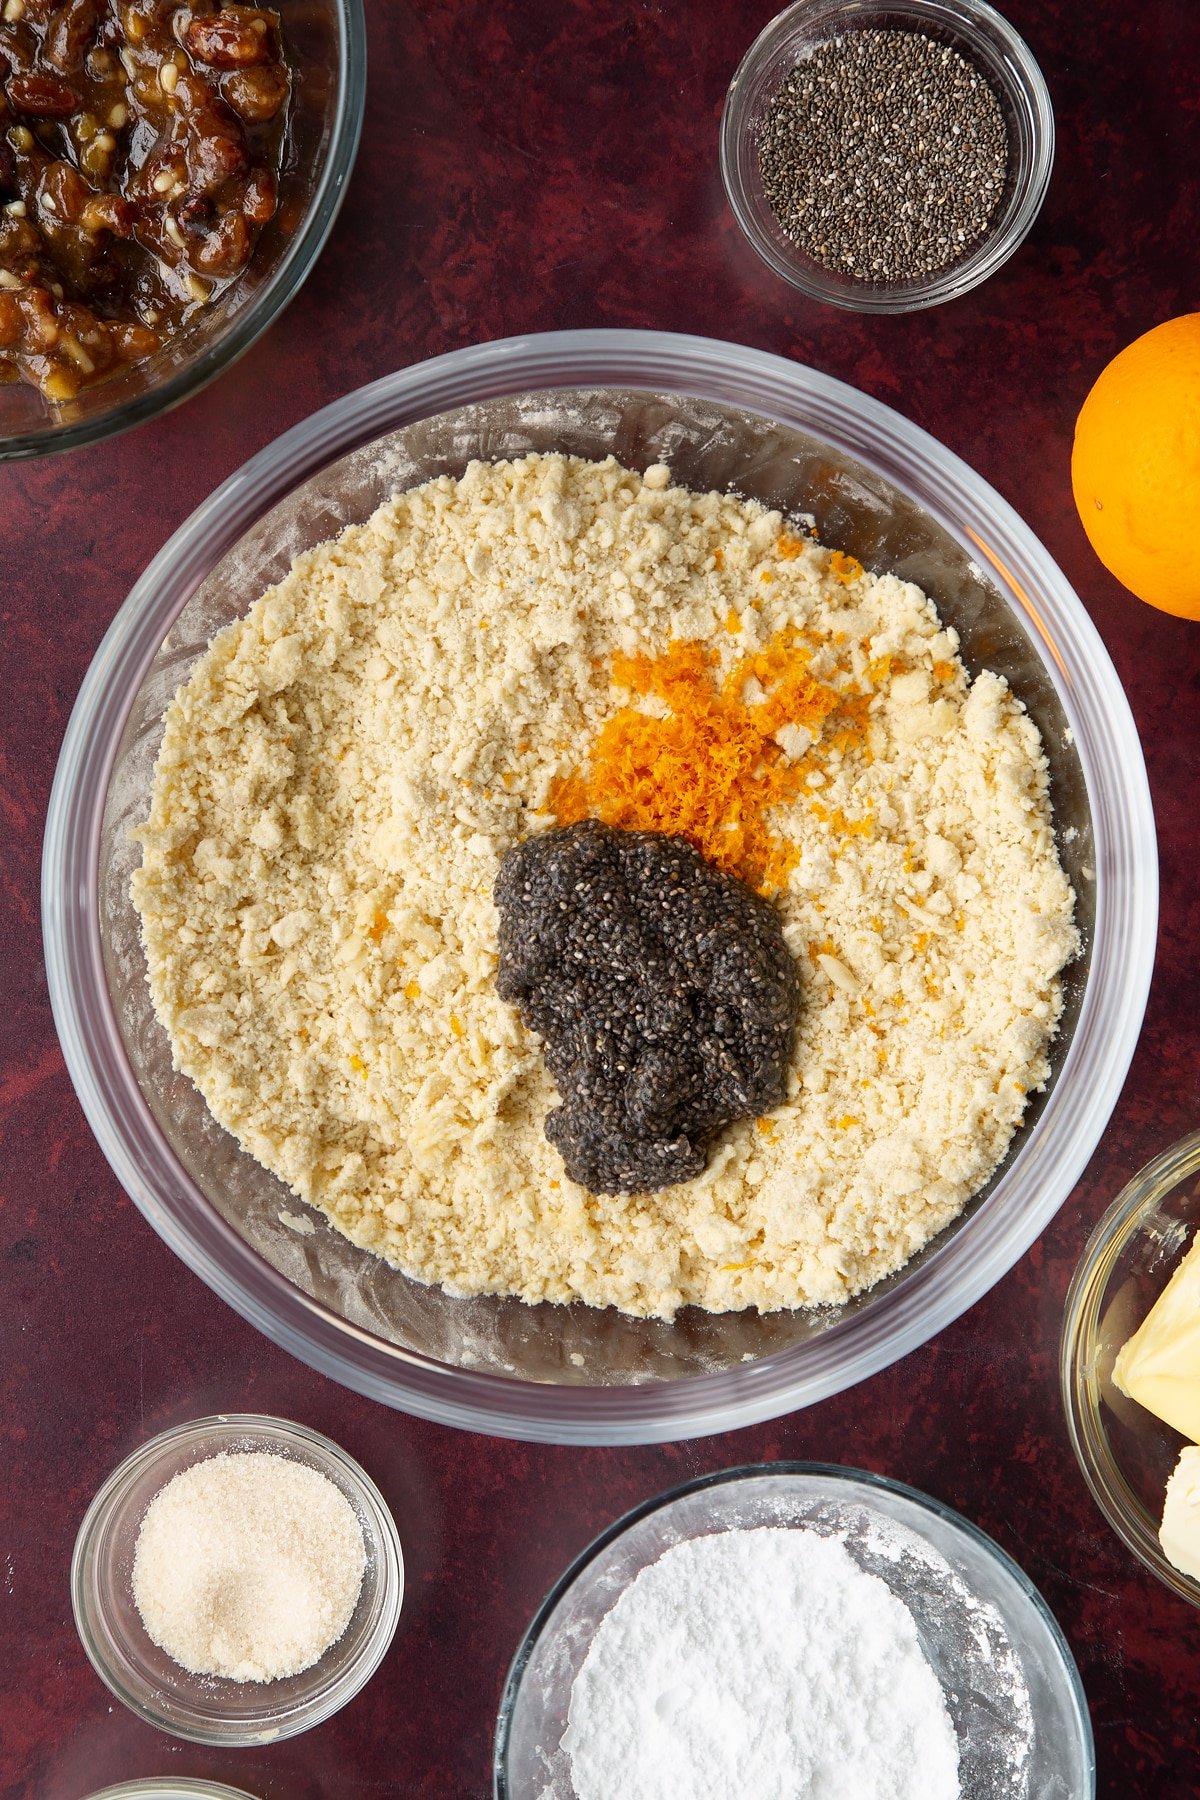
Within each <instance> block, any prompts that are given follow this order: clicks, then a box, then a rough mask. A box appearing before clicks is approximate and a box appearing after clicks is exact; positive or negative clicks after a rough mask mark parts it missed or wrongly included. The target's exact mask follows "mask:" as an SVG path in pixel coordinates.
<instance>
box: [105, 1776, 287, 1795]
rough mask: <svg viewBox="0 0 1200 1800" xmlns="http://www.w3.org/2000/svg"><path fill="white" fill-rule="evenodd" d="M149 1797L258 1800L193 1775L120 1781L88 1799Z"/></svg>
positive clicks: (218, 1782) (245, 1790) (220, 1782)
mask: <svg viewBox="0 0 1200 1800" xmlns="http://www.w3.org/2000/svg"><path fill="white" fill-rule="evenodd" d="M149 1794H156V1795H159V1796H161V1800H255V1796H254V1795H253V1794H251V1793H250V1792H249V1791H248V1790H247V1789H246V1788H235V1787H229V1786H228V1785H227V1783H225V1782H223V1781H204V1780H202V1779H201V1778H200V1777H198V1776H190V1775H177V1776H171V1775H147V1776H146V1777H145V1779H144V1780H142V1781H138V1780H137V1779H136V1778H135V1779H134V1780H132V1781H118V1782H117V1784H116V1786H115V1787H106V1788H100V1789H98V1791H97V1792H96V1793H94V1794H89V1795H88V1796H87V1800H143V1796H145V1795H149Z"/></svg>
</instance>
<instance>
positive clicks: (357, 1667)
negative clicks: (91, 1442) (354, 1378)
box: [71, 1413, 404, 1746]
mask: <svg viewBox="0 0 1200 1800" xmlns="http://www.w3.org/2000/svg"><path fill="white" fill-rule="evenodd" d="M223 1508H224V1509H230V1508H233V1509H235V1510H234V1511H233V1512H231V1513H230V1519H231V1524H232V1528H233V1530H234V1532H235V1533H240V1534H241V1542H240V1546H239V1547H238V1548H237V1549H236V1551H234V1552H231V1553H230V1560H229V1561H228V1562H227V1563H226V1564H224V1566H222V1567H220V1568H207V1567H206V1566H205V1548H204V1547H205V1545H211V1544H212V1543H213V1542H214V1541H217V1540H219V1539H220V1537H221V1529H222V1509H223ZM301 1528H302V1529H301ZM298 1530H299V1531H300V1535H301V1537H302V1538H303V1539H304V1540H305V1542H304V1544H303V1545H302V1554H301V1564H300V1565H297V1563H296V1560H295V1559H296V1542H297V1539H296V1532H297V1531H298ZM360 1536H361V1548H360V1547H359V1537H360ZM274 1542H277V1543H278V1545H279V1547H280V1558H281V1559H282V1560H280V1559H277V1558H275V1557H274V1556H273V1554H272V1544H273V1543H274ZM305 1556H307V1558H308V1565H307V1566H304V1557H305ZM403 1592H404V1563H403V1557H402V1554H401V1549H400V1538H399V1534H398V1533H397V1530H396V1526H395V1522H394V1521H393V1519H392V1516H391V1513H390V1512H389V1511H388V1508H387V1506H386V1504H385V1502H384V1500H383V1497H382V1495H381V1494H380V1493H379V1490H378V1489H377V1488H376V1486H375V1484H374V1483H373V1482H372V1481H371V1479H370V1478H369V1476H368V1475H367V1474H366V1473H365V1471H364V1470H363V1469H361V1468H360V1467H359V1465H358V1464H357V1463H356V1462H355V1461H354V1460H353V1459H352V1458H351V1457H349V1456H347V1455H346V1453H345V1451H344V1450H341V1449H339V1448H338V1446H337V1445H336V1444H334V1443H331V1442H330V1440H329V1439H328V1438H324V1437H321V1436H319V1435H318V1433H316V1432H315V1431H309V1430H308V1429H307V1428H306V1427H305V1426H303V1425H296V1424H293V1423H291V1422H289V1421H288V1420H286V1419H271V1418H265V1417H261V1416H259V1415H257V1414H236V1413H230V1414H225V1415H221V1416H220V1417H217V1418H210V1419H195V1420H193V1421H191V1422H190V1423H189V1424H186V1425H177V1426H175V1427H173V1428H172V1429H171V1430H170V1431H164V1432H162V1433H161V1434H160V1435H159V1436H158V1437H155V1438H151V1440H150V1441H149V1443H146V1444H143V1445H142V1447H141V1448H140V1449H139V1450H135V1451H134V1453H133V1455H132V1456H130V1457H127V1458H126V1460H125V1461H124V1462H123V1463H121V1465H120V1466H119V1467H118V1468H117V1469H114V1471H113V1473H112V1474H111V1475H110V1476H109V1478H108V1480H107V1481H106V1482H105V1483H104V1485H103V1486H102V1487H101V1489H100V1491H99V1493H98V1494H97V1495H96V1497H95V1499H94V1500H93V1501H92V1504H91V1505H90V1507H89V1508H88V1510H87V1514H86V1516H85V1518H84V1520H83V1524H82V1525H81V1526H80V1528H79V1535H78V1537H77V1539H76V1541H75V1553H74V1556H73V1558H72V1562H71V1602H72V1606H73V1608H74V1612H75V1624H76V1627H77V1629H78V1631H79V1636H80V1638H81V1639H82V1642H83V1647H84V1649H85V1650H86V1651H87V1654H88V1657H89V1659H90V1661H91V1663H92V1666H93V1668H94V1669H95V1670H96V1673H97V1674H98V1675H99V1676H100V1678H101V1680H102V1681H104V1682H105V1684H106V1685H107V1686H108V1687H109V1688H110V1689H111V1691H112V1692H113V1693H114V1694H115V1695H116V1697H117V1698H118V1700H120V1701H122V1702H123V1703H124V1704H125V1705H126V1706H127V1707H129V1708H130V1710H131V1711H132V1712H135V1713H137V1714H138V1715H139V1717H141V1718H143V1719H145V1720H147V1721H148V1722H149V1723H150V1724H152V1725H156V1726H158V1727H159V1729H160V1730H162V1731H167V1732H170V1733H171V1735H172V1736H174V1737H179V1738H187V1739H189V1740H191V1741H192V1742H195V1743H201V1744H220V1745H226V1746H232V1745H240V1744H242V1745H244V1744H262V1743H270V1742H272V1741H273V1740H274V1739H276V1738H284V1737H293V1736H294V1735H295V1734H296V1733H297V1732H301V1731H307V1730H309V1729H310V1727H312V1726H314V1725H319V1724H320V1723H321V1722H322V1721H323V1720H324V1719H327V1718H329V1717H330V1715H331V1714H332V1713H335V1712H336V1711H337V1710H338V1708H339V1707H342V1706H344V1705H345V1704H346V1702H347V1701H348V1700H350V1699H352V1698H353V1696H354V1695H355V1694H357V1693H358V1691H359V1690H360V1688H362V1687H363V1686H364V1685H365V1683H366V1682H367V1681H369V1680H370V1678H371V1676H372V1675H373V1674H374V1673H375V1670H376V1669H377V1668H378V1667H379V1664H380V1662H381V1661H382V1660H383V1657H384V1655H385V1654H386V1652H387V1649H388V1646H389V1645H390V1643H391V1641H392V1638H393V1636H394V1635H395V1631H396V1626H397V1623H398V1622H399V1618H400V1606H401V1601H402V1598H403ZM214 1596H215V1597H216V1598H215V1600H214ZM223 1609H228V1610H223ZM148 1627H149V1629H148ZM333 1632H336V1636H334V1637H333V1638H332V1641H330V1635H331V1633H333ZM152 1634H153V1635H152ZM281 1645H282V1646H283V1648H282V1649H281V1648H280V1646H281ZM231 1646H232V1648H231ZM172 1650H174V1651H175V1652H176V1654H175V1655H172V1654H171V1653H170V1652H171V1651H172ZM310 1656H311V1658H312V1660H309V1657H310ZM180 1657H182V1658H183V1660H182V1661H181V1660H179V1658H180ZM186 1663H191V1664H192V1665H193V1666H192V1667H188V1666H185V1664H186ZM301 1664H303V1665H304V1666H300V1665H301ZM292 1669H294V1670H295V1672H294V1673H292V1672H286V1671H290V1670H292ZM214 1670H221V1671H224V1670H229V1671H230V1672H229V1673H225V1672H212V1671H214ZM201 1671H208V1672H201ZM276 1671H285V1672H276Z"/></svg>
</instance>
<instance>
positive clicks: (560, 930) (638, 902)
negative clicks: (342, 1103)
mask: <svg viewBox="0 0 1200 1800" xmlns="http://www.w3.org/2000/svg"><path fill="white" fill-rule="evenodd" d="M495 894H496V905H497V907H498V908H499V912H500V933H499V955H500V961H499V970H498V973H497V977H496V987H497V991H498V992H499V994H500V996H501V998H502V999H504V1000H509V1001H512V1002H513V1003H514V1004H515V1005H517V1006H518V1007H519V1008H520V1010H521V1016H522V1018H523V1019H524V1021H525V1024H526V1025H527V1026H529V1027H530V1028H531V1029H532V1030H534V1031H536V1032H537V1033H538V1034H539V1036H540V1037H541V1038H542V1040H543V1046H544V1055H545V1059H546V1067H547V1069H548V1070H549V1072H550V1075H551V1076H552V1077H553V1079H554V1082H555V1084H556V1086H557V1087H558V1091H559V1093H560V1095H561V1097H562V1105H561V1106H559V1107H556V1108H555V1109H554V1110H553V1111H552V1112H550V1113H549V1114H548V1116H547V1118H546V1126H545V1129H546V1136H547V1137H548V1138H549V1139H550V1141H551V1143H553V1144H555V1145H557V1147H558V1149H559V1152H560V1153H561V1155H562V1159H563V1163H564V1165H565V1167H566V1171H567V1174H568V1175H569V1176H570V1177H571V1179H572V1181H577V1182H578V1183H579V1184H580V1185H581V1186H582V1187H586V1188H590V1189H591V1190H592V1192H593V1193H598V1194H612V1193H646V1192H649V1191H651V1190H653V1189H655V1188H664V1187H670V1186H672V1185H673V1184H674V1183H676V1182H680V1181H689V1180H691V1179H692V1177H693V1176H696V1175H699V1174H700V1173H701V1171H702V1170H703V1168H704V1165H705V1162H706V1160H707V1156H708V1151H709V1148H710V1146H711V1144H712V1142H713V1139H714V1138H715V1137H716V1135H717V1134H718V1132H720V1131H721V1130H722V1129H723V1128H724V1127H725V1126H727V1125H730V1124H732V1123H733V1121H734V1120H735V1119H743V1118H750V1117H756V1116H758V1115H759V1114H762V1113H765V1112H769V1111H770V1110H771V1108H772V1107H775V1106H778V1105H779V1104H780V1103H781V1102H782V1101H783V1100H784V1098H785V1097H786V1094H787V1072H788V1064H789V1062H790V1060H791V1053H792V1039H793V1034H794V1030H795V1024H796V1015H797V1011H798V1009H799V1001H800V989H799V982H798V980H797V976H796V969H795V964H794V963H793V960H792V956H791V953H790V951H789V950H788V947H787V945H786V943H785V942H784V938H783V930H782V927H781V925H780V922H779V916H778V914H777V913H776V911H775V908H774V907H773V906H772V905H771V904H770V902H769V901H766V900H763V899H761V898H760V897H759V895H757V894H755V893H754V892H753V891H752V890H751V889H750V888H748V887H746V886H745V884H744V883H743V882H741V881H738V880H737V879H736V878H735V877H734V876H732V875H726V874H723V873H722V872H721V870H719V869H715V868H713V867H712V865H711V864H710V863H708V862H706V861H705V859H704V857H703V856H701V855H700V853H699V851H697V850H695V849H693V848H692V846H691V845H690V844H689V843H688V842H687V841H686V840H685V839H683V838H678V837H669V836H666V835H665V834H663V833H660V832H654V831H614V830H612V829H611V828H610V827H609V826H607V825H602V824H600V823H599V822H598V821H597V820H595V819H585V820H583V821H581V822H580V823H578V824H575V825H568V826H566V827H563V828H561V829H558V830H551V831H546V832H542V833H540V834H539V835H537V836H536V837H531V838H526V839H525V840H524V842H522V843H520V844H517V845H516V846H515V847H514V848H513V849H512V850H510V851H509V852H508V853H507V854H506V856H505V857H504V858H503V861H502V862H501V865H500V873H499V876H498V877H497V881H496V890H495Z"/></svg>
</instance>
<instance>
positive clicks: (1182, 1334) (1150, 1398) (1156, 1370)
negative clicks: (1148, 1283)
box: [1113, 1232, 1200, 1443]
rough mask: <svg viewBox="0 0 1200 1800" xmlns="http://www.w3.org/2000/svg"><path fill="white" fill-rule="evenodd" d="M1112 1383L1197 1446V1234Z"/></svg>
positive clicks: (1126, 1347)
mask: <svg viewBox="0 0 1200 1800" xmlns="http://www.w3.org/2000/svg"><path fill="white" fill-rule="evenodd" d="M1113 1380H1114V1381H1115V1382H1116V1384H1117V1386H1118V1387H1119V1388H1120V1390H1121V1392H1122V1393H1123V1394H1128V1396H1129V1398H1130V1399H1131V1400H1136V1401H1137V1402H1138V1404H1139V1406H1144V1407H1145V1408H1146V1409H1147V1411H1148V1412H1152V1413H1154V1414H1155V1415H1156V1416H1157V1417H1158V1418H1160V1419H1162V1420H1164V1422H1165V1423H1166V1424H1168V1425H1173V1426H1174V1427H1175V1429H1176V1431H1181V1432H1182V1433H1183V1435H1184V1437H1186V1438H1191V1440H1192V1442H1193V1443H1197V1442H1200V1232H1198V1233H1197V1235H1196V1236H1195V1237H1194V1238H1193V1239H1192V1243H1191V1247H1190V1249H1189V1250H1188V1252H1187V1255H1186V1256H1185V1257H1184V1259H1183V1261H1182V1262H1181V1263H1180V1265H1179V1267H1178V1268H1177V1269H1176V1271H1175V1273H1174V1274H1173V1275H1172V1277H1171V1279H1170V1281H1168V1283H1167V1285H1166V1287H1165V1288H1164V1289H1163V1291H1162V1293H1161V1294H1160V1295H1159V1296H1158V1299H1157V1300H1156V1301H1155V1302H1154V1305H1153V1306H1152V1307H1151V1308H1150V1311H1149V1312H1148V1313H1147V1315H1146V1318H1145V1320H1144V1321H1143V1323H1142V1324H1141V1326H1140V1327H1139V1329H1138V1330H1137V1331H1135V1332H1134V1334H1133V1336H1132V1337H1131V1338H1130V1339H1129V1342H1128V1343H1127V1344H1123V1345H1122V1346H1121V1349H1120V1351H1119V1353H1118V1355H1117V1360H1116V1363H1115V1364H1114V1365H1113Z"/></svg>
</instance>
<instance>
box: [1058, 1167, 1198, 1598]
mask: <svg viewBox="0 0 1200 1800" xmlns="http://www.w3.org/2000/svg"><path fill="white" fill-rule="evenodd" d="M1198 1171H1200V1131H1190V1132H1188V1133H1187V1135H1186V1136H1185V1137H1182V1138H1180V1139H1178V1141H1177V1142H1176V1143H1174V1144H1170V1145H1168V1147H1167V1148H1166V1149H1165V1150H1162V1151H1160V1152H1159V1154H1158V1155H1157V1156H1154V1157H1152V1158H1151V1159H1150V1161H1149V1162H1148V1163H1146V1164H1145V1166H1144V1167H1143V1168H1141V1169H1139V1170H1138V1172H1137V1174H1136V1175H1133V1176H1131V1178H1130V1179H1129V1181H1127V1182H1126V1184H1125V1186H1124V1187H1123V1188H1122V1189H1121V1191H1120V1193H1119V1194H1118V1195H1117V1197H1116V1199H1115V1200H1114V1201H1113V1202H1112V1204H1111V1205H1110V1206H1109V1207H1108V1208H1107V1209H1106V1211H1105V1212H1104V1213H1103V1214H1102V1216H1101V1218H1100V1220H1099V1222H1098V1223H1097V1225H1096V1227H1095V1229H1094V1230H1093V1232H1092V1234H1091V1236H1090V1237H1089V1238H1088V1241H1087V1244H1086V1245H1085V1247H1084V1250H1083V1254H1082V1255H1081V1256H1080V1258H1079V1261H1078V1263H1077V1264H1076V1266H1075V1273H1074V1274H1073V1275H1072V1277H1071V1285H1070V1287H1069V1288H1068V1290H1067V1298H1066V1305H1065V1309H1064V1313H1063V1328H1062V1336H1061V1340H1060V1346H1059V1383H1060V1387H1061V1391H1062V1403H1063V1412H1064V1413H1065V1415H1066V1420H1067V1435H1068V1436H1069V1438H1070V1440H1071V1448H1072V1450H1073V1451H1074V1452H1075V1460H1076V1462H1077V1463H1078V1464H1079V1469H1080V1473H1081V1474H1082V1475H1083V1479H1084V1481H1085V1482H1086V1483H1087V1486H1088V1490H1089V1492H1090V1493H1091V1496H1092V1499H1093V1500H1094V1501H1095V1502H1096V1505H1097V1507H1098V1508H1099V1510H1100V1512H1101V1514H1102V1515H1103V1517H1104V1519H1105V1520H1106V1522H1107V1523H1108V1525H1109V1526H1110V1527H1111V1529H1112V1530H1113V1531H1114V1532H1115V1533H1116V1535H1117V1536H1118V1538H1120V1540H1121V1542H1122V1543H1123V1544H1124V1545H1125V1548H1126V1549H1127V1550H1130V1551H1132V1553H1133V1555H1134V1556H1136V1557H1137V1559H1138V1561H1139V1562H1140V1563H1141V1564H1142V1565H1143V1567H1144V1568H1147V1569H1149V1571H1150V1573H1151V1574H1152V1575H1156V1576H1157V1577H1158V1579H1159V1581H1161V1582H1162V1583H1163V1585H1164V1586H1165V1587H1168V1588H1170V1589H1171V1591H1172V1593H1174V1594H1177V1595H1178V1596H1179V1598H1180V1599H1181V1600H1186V1601H1187V1602H1188V1604H1189V1605H1191V1606H1197V1607H1200V1581H1195V1580H1193V1579H1192V1577H1191V1576H1190V1575H1185V1574H1184V1573H1183V1571H1182V1569H1177V1568H1175V1566H1174V1565H1173V1564H1172V1563H1170V1562H1168V1561H1167V1558H1166V1556H1165V1555H1164V1553H1163V1551H1162V1548H1161V1546H1160V1544H1159V1540H1158V1524H1157V1523H1156V1522H1155V1520H1154V1518H1153V1516H1152V1515H1151V1513H1150V1512H1149V1511H1148V1509H1147V1508H1146V1507H1145V1506H1144V1505H1143V1503H1142V1501H1141V1500H1140V1499H1139V1498H1138V1496H1137V1495H1136V1494H1135V1493H1134V1491H1133V1489H1132V1488H1131V1487H1130V1485H1129V1483H1128V1482H1127V1481H1126V1479H1125V1476H1124V1473H1123V1471H1122V1469H1121V1466H1120V1464H1119V1463H1118V1462H1117V1459H1116V1457H1115V1456H1114V1455H1113V1453H1112V1451H1111V1449H1110V1448H1109V1442H1108V1433H1107V1432H1106V1431H1105V1429H1104V1426H1103V1423H1102V1416H1103V1415H1102V1412H1101V1406H1102V1402H1101V1398H1100V1392H1099V1383H1098V1381H1097V1380H1096V1374H1095V1366H1094V1356H1093V1345H1094V1338H1095V1333H1096V1330H1097V1329H1098V1327H1099V1323H1100V1313H1101V1308H1102V1306H1103V1303H1104V1299H1105V1295H1106V1293H1107V1290H1108V1283H1109V1279H1110V1277H1111V1275H1112V1272H1113V1269H1114V1268H1115V1266H1116V1263H1117V1259H1118V1258H1119V1256H1120V1255H1121V1252H1122V1251H1123V1250H1124V1249H1125V1248H1126V1246H1127V1245H1128V1244H1129V1242H1130V1240H1131V1239H1132V1238H1133V1237H1134V1236H1135V1235H1136V1233H1137V1232H1138V1231H1139V1230H1140V1229H1141V1226H1142V1222H1143V1220H1144V1219H1145V1217H1146V1215H1147V1214H1148V1213H1150V1212H1152V1211H1153V1210H1154V1209H1155V1208H1156V1207H1157V1206H1158V1205H1159V1203H1160V1202H1161V1201H1162V1200H1164V1199H1165V1198H1166V1196H1167V1195H1168V1194H1169V1193H1170V1192H1171V1190H1172V1189H1173V1188H1176V1187H1178V1186H1179V1184H1180V1183H1181V1182H1183V1181H1185V1180H1187V1179H1188V1178H1189V1177H1191V1176H1193V1175H1195V1174H1196V1173H1197V1172H1198ZM1164 1285H1165V1284H1164ZM1153 1416H1154V1415H1153V1414H1151V1413H1147V1414H1146V1417H1147V1418H1148V1419H1149V1418H1152V1417H1153ZM1169 1429H1170V1427H1167V1426H1164V1430H1169Z"/></svg>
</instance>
